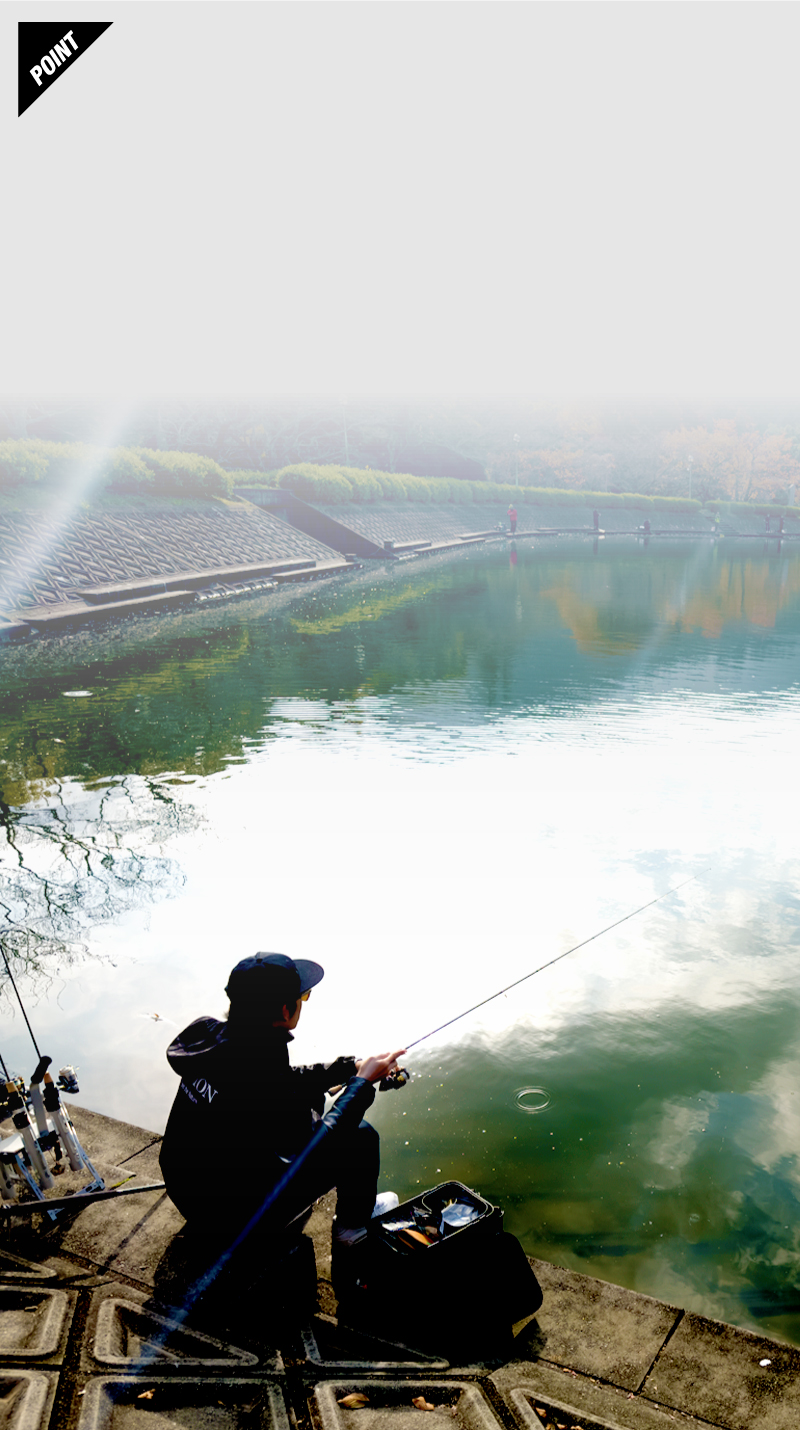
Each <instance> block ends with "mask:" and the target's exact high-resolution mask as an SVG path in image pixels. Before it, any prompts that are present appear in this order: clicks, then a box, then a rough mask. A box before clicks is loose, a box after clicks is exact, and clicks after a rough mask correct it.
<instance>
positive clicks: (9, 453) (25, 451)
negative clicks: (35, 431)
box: [0, 438, 66, 487]
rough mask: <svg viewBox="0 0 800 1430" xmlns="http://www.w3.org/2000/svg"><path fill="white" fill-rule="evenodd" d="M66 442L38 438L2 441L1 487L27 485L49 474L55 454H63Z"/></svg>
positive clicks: (0, 455) (0, 450) (0, 456)
mask: <svg viewBox="0 0 800 1430" xmlns="http://www.w3.org/2000/svg"><path fill="white" fill-rule="evenodd" d="M65 448H66V444H65V443H64V442H43V441H40V440H39V439H38V438H12V439H10V440H9V441H7V442H0V487H16V486H23V485H25V486H27V485H29V484H31V483H33V482H41V481H43V480H44V478H45V477H46V476H47V473H48V471H49V468H50V462H51V460H52V459H53V457H54V456H55V455H57V454H58V455H61V454H63V452H64V450H65Z"/></svg>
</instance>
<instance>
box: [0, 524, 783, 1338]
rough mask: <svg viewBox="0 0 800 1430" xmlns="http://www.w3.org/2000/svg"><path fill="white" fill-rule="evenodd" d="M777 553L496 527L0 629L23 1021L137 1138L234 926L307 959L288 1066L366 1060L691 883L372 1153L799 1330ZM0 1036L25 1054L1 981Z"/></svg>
mask: <svg viewBox="0 0 800 1430" xmlns="http://www.w3.org/2000/svg"><path fill="white" fill-rule="evenodd" d="M726 545H727V543H726ZM787 546H788V543H784V547H783V550H781V551H776V548H775V546H774V544H773V545H772V546H771V547H770V548H767V546H766V545H765V546H764V547H762V544H761V543H760V542H758V543H757V542H749V543H746V544H745V543H741V544H737V545H735V546H734V545H733V544H731V545H730V546H729V547H728V549H727V550H725V551H723V550H722V549H721V548H720V547H714V546H709V545H705V544H703V545H702V546H700V545H694V546H693V545H690V544H680V545H678V544H677V543H676V544H674V545H673V546H671V547H669V548H668V549H665V548H664V547H661V548H659V547H658V545H657V544H656V543H652V544H651V546H650V547H649V548H645V547H643V546H641V545H639V546H634V545H633V544H632V543H630V544H626V543H622V542H619V543H618V544H616V545H614V544H613V543H611V542H608V543H606V544H605V546H602V545H601V546H600V549H599V551H598V550H597V549H594V550H593V549H592V546H591V544H590V543H585V544H580V543H576V544H573V545H568V544H566V543H558V544H553V545H552V546H548V547H545V548H542V547H541V546H538V547H537V546H535V545H534V544H533V543H528V544H526V543H523V542H519V543H518V545H517V549H516V550H513V551H512V552H509V551H508V550H505V549H504V550H502V551H499V550H494V551H485V552H472V553H467V552H464V553H460V554H459V557H458V559H456V560H453V559H448V560H444V559H432V560H429V561H427V562H425V563H422V562H420V563H415V564H413V565H408V566H404V567H396V568H386V569H383V568H382V569H381V570H379V571H370V572H361V573H358V574H355V575H353V576H352V577H350V578H348V579H347V580H345V581H343V582H340V583H339V584H338V585H333V584H328V585H327V586H325V587H322V586H319V587H314V588H312V587H308V588H304V589H303V590H297V591H294V592H290V591H283V592H281V593H278V594H277V595H276V596H261V597H258V598H253V599H252V600H246V601H244V602H242V603H239V604H236V605H232V606H229V607H227V608H224V609H222V608H218V609H217V610H216V611H215V612H214V613H213V614H203V613H194V612H187V613H185V614H183V615H175V616H171V617H168V618H163V619H152V620H150V619H138V620H135V621H129V622H126V623H125V624H124V625H122V626H120V627H115V628H105V629H98V630H97V631H94V632H90V631H81V632H76V633H75V634H74V635H71V636H65V637H64V638H62V639H60V640H57V641H50V642H40V643H38V644H35V645H29V646H26V647H25V648H24V649H21V648H17V649H13V648H6V649H5V650H4V651H3V652H2V653H0V675H2V678H3V695H2V697H1V698H2V715H3V725H2V739H3V748H2V758H3V763H2V764H0V778H1V779H2V798H3V801H4V809H5V810H6V834H7V837H8V840H9V842H8V843H7V844H6V847H5V850H4V855H3V872H4V893H3V901H4V904H5V905H6V906H7V907H8V909H9V916H8V920H7V925H6V928H7V932H6V939H5V942H6V946H7V948H8V951H9V956H10V957H11V959H12V964H13V967H14V969H15V972H16V973H17V974H18V975H19V986H20V989H21V991H22V993H23V997H24V998H25V1000H26V1007H27V1008H28V1012H29V1016H30V1018H31V1021H32V1024H33V1027H34V1032H35V1034H36V1038H37V1041H38V1043H39V1046H40V1047H41V1049H42V1051H43V1052H47V1053H48V1054H50V1055H51V1056H52V1057H53V1059H54V1062H55V1063H56V1066H59V1065H60V1064H62V1063H65V1062H72V1063H74V1064H76V1065H77V1066H78V1068H79V1078H80V1083H81V1093H80V1097H79V1099H78V1100H79V1101H80V1102H81V1103H82V1104H83V1105H85V1106H87V1107H90V1108H95V1109H97V1110H99V1111H102V1112H105V1113H108V1114H110V1115H113V1116H117V1117H121V1118H124V1119H126V1120H128V1121H130V1122H134V1123H137V1124H139V1125H142V1126H144V1127H147V1128H152V1129H154V1130H156V1131H160V1130H162V1129H163V1126H164V1122H165V1119H166V1116H167V1112H168V1109H169V1106H170V1103H171V1100H172V1097H173V1095H174V1091H175V1085H176V1083H175V1078H174V1075H173V1074H172V1072H171V1071H170V1069H169V1068H168V1066H167V1063H166V1060H165V1057H164V1053H165V1048H166V1045H167V1044H168V1042H169V1041H170V1038H171V1037H172V1036H174V1034H175V1033H176V1032H177V1031H178V1029H180V1028H181V1027H183V1026H184V1025H185V1024H186V1023H187V1022H188V1021H190V1020H191V1019H192V1018H193V1017H195V1016H197V1015H199V1014H201V1013H211V1014H217V1015H223V1014H224V1012H225V1009H226V1000H225V997H224V993H223V987H224V984H225V982H226V981H227V974H228V972H229V970H230V968H231V967H232V965H233V964H234V963H235V962H236V961H237V960H238V959H239V958H241V957H243V956H244V955H246V954H249V953H252V952H255V951H256V950H258V949H263V950H279V951H282V952H286V953H289V954H291V955H293V956H296V957H305V958H312V959H316V960H317V961H319V962H321V963H322V964H323V965H324V966H325V969H326V977H325V979H324V981H323V982H322V984H321V985H320V986H319V987H317V988H315V989H314V991H313V993H312V996H311V998H310V1000H309V1002H308V1004H307V1005H305V1006H304V1008H303V1012H302V1016H301V1019H300V1024H299V1026H298V1030H297V1035H296V1041H295V1043H294V1044H293V1055H294V1056H295V1057H296V1059H297V1060H298V1061H305V1060H307V1061H313V1060H315V1059H317V1058H326V1059H327V1058H332V1057H334V1056H335V1055H337V1054H339V1053H354V1054H358V1055H364V1054H366V1053H368V1052H372V1051H380V1050H383V1049H384V1048H387V1047H395V1046H400V1045H402V1044H404V1043H406V1042H410V1041H413V1040H415V1039H417V1038H420V1037H422V1035H423V1034H425V1033H427V1032H428V1031H429V1030H431V1029H433V1028H436V1027H437V1026H438V1025H440V1024H442V1023H445V1022H446V1021H447V1020H448V1019H451V1018H454V1017H455V1016H456V1015H457V1014H458V1013H460V1012H461V1011H462V1010H463V1009H466V1008H468V1007H470V1005H472V1004H474V1003H477V1002H479V1001H480V1000H482V999H484V998H486V997H488V996H489V995H490V994H492V993H493V992H495V990H497V989H499V988H501V987H503V986H504V985H507V984H510V983H512V982H514V981H515V980H516V979H520V978H522V977H523V976H524V975H525V974H526V973H528V972H529V971H530V970H531V969H534V968H536V967H538V966H539V965H540V964H543V963H546V962H548V961H549V960H550V959H553V958H555V957H556V956H557V955H558V954H560V953H562V952H563V951H564V950H566V949H568V948H570V947H571V946H572V945H573V944H577V943H580V942H581V941H583V940H585V939H588V938H590V936H591V935H592V934H594V933H596V932H597V931H598V930H600V929H603V928H605V927H606V926H607V925H609V924H612V923H614V922H615V921H616V920H619V919H622V918H623V916H624V915H626V914H629V913H630V912H631V911H632V910H634V909H636V908H638V907H639V906H640V905H644V904H647V903H648V902H649V901H651V900H653V899H655V898H657V897H658V896H660V895H664V894H666V893H667V891H668V890H670V889H672V888H674V887H675V886H676V885H679V884H680V885H681V887H680V889H678V890H677V892H675V893H672V894H668V895H667V896H666V897H663V898H660V899H659V902H658V903H656V904H654V905H653V906H652V907H650V908H647V909H645V910H644V911H643V912H642V913H641V914H638V915H636V916H635V917H633V918H630V919H628V920H627V921H625V922H623V923H621V924H619V926H618V927H616V928H613V929H612V930H611V931H610V932H608V933H605V934H603V936H602V937H600V938H598V939H596V940H595V941H593V942H590V943H588V944H587V945H586V946H585V947H583V948H581V949H579V950H578V951H576V952H575V953H574V954H571V955H570V956H569V957H568V958H566V959H563V960H561V961H560V962H557V963H555V964H554V966H552V967H550V968H548V969H546V970H544V971H543V972H542V973H540V974H538V975H537V976H536V977H534V978H531V979H529V980H527V981H526V982H523V983H521V984H520V986H518V987H517V988H514V989H512V990H510V991H509V992H508V993H507V994H504V995H503V996H501V997H499V998H496V999H495V1000H494V1001H492V1002H490V1003H488V1004H487V1005H486V1006H484V1007H482V1008H481V1009H479V1010H478V1011H476V1012H474V1013H472V1014H470V1015H469V1016H468V1017H466V1018H463V1019H461V1020H460V1021H457V1022H455V1023H454V1024H453V1025H452V1026H450V1027H448V1028H446V1029H444V1030H443V1031H442V1032H441V1033H438V1034H436V1035H435V1036H434V1037H432V1038H430V1039H428V1040H427V1041H424V1042H422V1043H421V1044H420V1046H419V1047H418V1048H415V1049H413V1051H412V1052H410V1053H409V1055H408V1058H407V1059H406V1061H407V1065H408V1067H409V1069H410V1071H411V1072H412V1073H413V1078H412V1081H411V1083H410V1085H409V1086H408V1087H407V1088H405V1089H404V1090H403V1091H401V1092H398V1093H393V1094H380V1095H379V1096H378V1098H377V1099H376V1103H375V1106H374V1108H373V1109H372V1113H371V1114H370V1115H371V1118H372V1120H373V1121H374V1123H375V1125H376V1126H377V1127H378V1128H379V1130H380V1132H381V1137H382V1147H383V1169H384V1170H383V1178H382V1185H383V1186H384V1187H392V1188H393V1189H394V1190H396V1191H397V1192H398V1193H399V1195H400V1196H401V1198H402V1197H403V1196H405V1195H408V1194H410V1193H412V1192H414V1191H416V1190H417V1188H419V1187H424V1186H432V1185H435V1184H436V1183H437V1182H441V1181H444V1180H447V1179H449V1178H456V1179H458V1180H460V1181H463V1182H465V1183H467V1184H468V1185H470V1186H473V1187H474V1188H476V1189H477V1190H478V1191H480V1192H481V1193H482V1194H483V1195H485V1196H486V1197H488V1198H489V1199H490V1200H492V1201H495V1202H498V1203H500V1204H501V1205H502V1206H503V1207H504V1209H505V1213H506V1226H507V1227H508V1228H509V1229H510V1230H511V1231H513V1232H515V1233H516V1234H517V1235H518V1236H519V1237H520V1239H521V1240H522V1242H523V1244H524V1246H525V1248H526V1250H527V1251H528V1252H529V1253H531V1254H535V1255H540V1256H543V1257H546V1258H548V1259H550V1260H553V1261H555V1262H558V1263H560V1264H563V1265H568V1266H571V1267H573V1268H575V1269H577V1270H580V1271H583V1272H586V1273H588V1274H591V1275H597V1276H600V1277H603V1278H605V1279H606V1280H610V1281H614V1282H618V1283H621V1284H624V1285H627V1286H631V1287H633V1288H635V1289H637V1290H640V1291H645V1292H648V1293H649V1294H651V1295H654V1296H658V1297H661V1298H663V1299H665V1300H668V1301H670V1302H672V1303H673V1304H678V1305H682V1306H686V1307H689V1308H691V1309H693V1310H696V1311H699V1312H702V1313H705V1314H707V1315H711V1316H714V1317H717V1318H721V1319H725V1320H729V1321H733V1322H735V1323H737V1324H740V1325H746V1326H750V1327H753V1328H755V1329H760V1330H762V1331H764V1332H765V1333H769V1334H773V1335H777V1336H779V1337H783V1338H785V1339H787V1340H790V1341H792V1342H793V1343H795V1344H800V1221H799V1220H798V1217H797V1198H798V1192H800V988H799V986H798V984H799V980H798V973H797V969H798V958H799V957H800V878H799V877H798V863H797V810H796V783H797V782H796V774H795V771H796V764H797V751H798V728H800V727H799V726H798V716H800V659H799V658H800V552H797V553H795V551H794V549H792V548H791V547H790V548H789V549H788V551H787V549H786V548H787ZM687 880H689V882H686V881H687ZM2 1029H3V1031H2V1038H1V1039H0V1053H1V1054H2V1056H3V1058H4V1059H5V1061H6V1064H7V1065H8V1066H9V1069H10V1070H14V1071H21V1072H25V1073H26V1074H28V1075H30V1072H31V1071H32V1069H33V1065H34V1062H35V1054H34V1052H33V1050H32V1047H31V1043H30V1039H29V1038H28V1034H27V1030H26V1029H25V1027H24V1024H23V1023H22V1019H21V1017H20V1015H19V1012H18V1010H16V1009H15V1007H14V1000H13V996H12V995H11V994H10V991H9V990H8V989H7V988H6V995H5V997H4V1001H3V1023H2ZM253 1097H254V1102H253V1109H254V1128H256V1127H257V1122H258V1102H257V1090H256V1089H253Z"/></svg>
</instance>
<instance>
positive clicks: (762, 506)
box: [705, 501, 800, 517]
mask: <svg viewBox="0 0 800 1430" xmlns="http://www.w3.org/2000/svg"><path fill="white" fill-rule="evenodd" d="M705 507H706V510H707V511H719V512H732V513H736V512H740V513H742V514H743V515H745V514H746V515H747V516H797V517H800V506H778V505H777V503H773V502H755V501H707V502H706V504H705Z"/></svg>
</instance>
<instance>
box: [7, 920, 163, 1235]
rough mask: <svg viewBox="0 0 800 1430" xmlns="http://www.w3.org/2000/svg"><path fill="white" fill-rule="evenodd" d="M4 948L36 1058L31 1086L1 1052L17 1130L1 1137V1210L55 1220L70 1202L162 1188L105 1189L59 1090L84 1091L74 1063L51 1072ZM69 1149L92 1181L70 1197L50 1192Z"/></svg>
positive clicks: (75, 1165) (76, 1167)
mask: <svg viewBox="0 0 800 1430" xmlns="http://www.w3.org/2000/svg"><path fill="white" fill-rule="evenodd" d="M0 953H2V957H3V963H4V964H5V969H6V973H7V974H8V978H9V981H10V983H11V986H12V988H13V989H14V993H15V994H16V997H17V1002H18V1003H19V1006H20V1010H21V1012H22V1016H23V1018H24V1019H25V1025H26V1027H27V1029H28V1032H29V1033H30V1037H31V1042H32V1043H33V1046H34V1048H35V1050H36V1057H37V1063H36V1067H35V1069H34V1071H33V1073H32V1074H31V1077H30V1080H29V1084H30V1085H29V1086H28V1087H26V1085H25V1079H24V1078H23V1077H11V1075H10V1073H9V1070H8V1067H7V1066H6V1063H5V1061H4V1059H3V1058H2V1057H1V1056H0V1066H1V1067H2V1070H3V1073H4V1075H5V1083H4V1084H2V1085H0V1121H5V1120H6V1119H10V1120H11V1122H12V1123H13V1126H14V1131H13V1133H12V1134H11V1135H10V1136H9V1137H4V1138H3V1139H2V1140H0V1203H2V1205H0V1214H1V1213H10V1212H12V1211H13V1212H14V1213H29V1212H33V1211H42V1212H45V1213H46V1214H47V1215H48V1216H49V1217H50V1219H51V1220H55V1218H56V1216H57V1215H58V1212H59V1211H61V1210H63V1208H64V1207H65V1206H71V1205H78V1206H79V1205H82V1204H85V1202H87V1201H95V1200H97V1199H98V1198H99V1197H102V1198H103V1199H105V1198H108V1197H112V1196H130V1195H131V1194H132V1193H133V1192H149V1191H157V1190H161V1189H163V1186H164V1183H163V1182H158V1183H154V1184H150V1185H148V1186H146V1187H126V1188H124V1189H123V1188H121V1187H120V1188H111V1189H109V1190H107V1189H106V1184H105V1181H104V1179H103V1177H102V1176H101V1175H100V1173H99V1172H98V1171H97V1170H96V1169H95V1167H93V1166H92V1163H91V1162H90V1160H89V1157H88V1155H87V1153H86V1151H85V1150H84V1148H83V1147H82V1146H81V1143H80V1140H79V1138H78V1134H77V1132H76V1131H75V1127H74V1124H73V1122H72V1119H71V1117H70V1115H69V1113H68V1111H67V1109H66V1108H65V1106H64V1104H63V1103H62V1101H61V1092H60V1091H59V1089H62V1090H63V1091H64V1092H70V1093H74V1092H78V1091H79V1088H78V1079H77V1077H76V1075H75V1069H74V1068H73V1067H72V1066H66V1067H63V1068H61V1069H60V1071H59V1074H58V1082H55V1081H54V1079H53V1078H52V1077H51V1076H50V1073H49V1072H48V1071H47V1069H48V1068H49V1067H50V1064H51V1062H52V1058H49V1057H47V1056H46V1055H43V1054H42V1052H41V1050H40V1048H39V1044H38V1043H37V1041H36V1035H35V1034H34V1031H33V1028H32V1027H31V1022H30V1019H29V1017H28V1014H27V1011H26V1009H25V1004H24V1002H23V1000H22V995H21V993H20V991H19V988H18V987H17V984H16V980H15V978H14V975H13V973H12V972H11V967H10V964H9V961H8V958H7V956H6V951H5V948H4V947H3V945H2V942H0ZM31 1115H32V1116H31ZM46 1153H50V1154H51V1156H52V1159H53V1160H52V1165H51V1164H48V1161H47V1157H46V1155H45V1154H46ZM65 1154H66V1160H67V1162H68V1163H69V1166H70V1170H71V1171H73V1172H81V1171H84V1170H86V1171H88V1172H89V1173H90V1174H91V1177H92V1180H91V1182H89V1183H88V1184H87V1185H86V1186H85V1187H81V1189H80V1191H78V1192H75V1193H73V1194H72V1195H71V1196H67V1197H50V1198H48V1197H47V1196H46V1195H45V1193H46V1192H48V1191H50V1189H51V1188H52V1187H53V1186H54V1185H55V1183H54V1180H53V1179H54V1177H56V1176H59V1175H60V1174H61V1173H63V1172H64V1171H66V1168H65V1166H64V1155H65ZM21 1192H22V1193H23V1195H24V1194H25V1193H26V1192H27V1193H28V1194H29V1199H28V1200H22V1201H20V1193H21Z"/></svg>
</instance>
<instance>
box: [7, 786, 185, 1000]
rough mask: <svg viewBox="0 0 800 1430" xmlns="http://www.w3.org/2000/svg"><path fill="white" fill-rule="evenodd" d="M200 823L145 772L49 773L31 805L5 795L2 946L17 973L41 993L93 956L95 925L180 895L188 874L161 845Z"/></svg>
mask: <svg viewBox="0 0 800 1430" xmlns="http://www.w3.org/2000/svg"><path fill="white" fill-rule="evenodd" d="M196 823H197V814H196V812H195V811H194V810H193V809H191V808H186V807H184V806H181V805H180V804H178V803H177V801H176V800H175V799H174V798H173V797H172V795H171V794H170V793H169V792H168V791H167V790H166V789H165V788H164V786H163V785H162V784H161V783H160V782H159V781H158V780H157V779H153V778H150V777H147V776H142V775H127V776H125V777H123V778H120V779H115V780H110V781H103V785H102V787H98V786H97V785H95V786H94V787H92V786H89V787H88V788H87V787H86V786H82V785H81V784H80V783H79V782H78V781H76V780H73V779H67V780H58V779H53V778H52V777H51V778H49V779H48V782H47V793H46V794H44V795H42V796H40V798H39V799H38V800H37V801H36V803H35V804H32V805H29V806H27V807H24V808H19V807H14V806H11V805H9V804H7V803H5V802H4V801H3V800H2V799H0V825H1V826H2V831H3V842H2V847H0V919H1V920H2V923H0V946H1V947H2V949H3V952H4V953H5V956H6V958H7V959H8V961H9V964H10V966H11V968H12V971H13V972H14V973H15V974H16V973H17V972H18V971H24V972H25V973H26V974H27V975H29V976H33V978H34V980H35V986H36V987H37V988H38V989H40V990H41V989H42V988H43V987H44V986H46V985H47V984H48V983H49V982H50V981H52V979H53V977H54V976H58V973H59V972H60V970H61V968H62V967H68V966H70V965H72V964H74V963H75V962H76V961H77V960H79V959H82V958H86V957H88V956H89V945H88V943H87V941H86V939H87V935H88V932H89V930H90V928H91V927H92V926H94V925H96V924H98V923H103V922H106V921H108V920H111V919H115V918H118V917H119V916H120V915H122V914H125V913H127V912H129V911H130V910H131V909H134V908H138V907H140V906H141V905H142V904H143V903H151V902H153V901H155V900H157V899H162V898H169V897H170V896H171V895H173V894H175V893H177V891H178V890H179V889H180V888H181V887H182V885H183V874H182V873H181V870H180V867H179V865H178V864H177V862H176V861H175V860H174V859H168V858H165V857H164V856H163V855H162V854H161V853H160V852H159V847H160V845H161V843H162V842H163V841H165V840H167V839H168V838H171V837H173V836H174V835H175V834H176V833H181V832H184V831H185V830H187V829H189V828H191V827H193V826H194V825H195V824H196ZM93 956H95V957H99V955H97V954H94V955H93Z"/></svg>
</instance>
